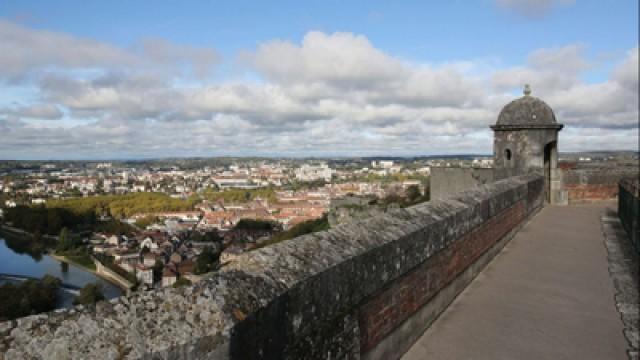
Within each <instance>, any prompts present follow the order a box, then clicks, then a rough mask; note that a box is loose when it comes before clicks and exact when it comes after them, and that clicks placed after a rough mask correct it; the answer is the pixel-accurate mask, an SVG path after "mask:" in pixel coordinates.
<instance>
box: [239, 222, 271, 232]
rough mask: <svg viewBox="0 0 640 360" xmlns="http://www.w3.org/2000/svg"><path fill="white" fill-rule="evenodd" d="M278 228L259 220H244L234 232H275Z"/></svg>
mask: <svg viewBox="0 0 640 360" xmlns="http://www.w3.org/2000/svg"><path fill="white" fill-rule="evenodd" d="M275 228H276V224H274V223H273V222H271V221H267V220H257V219H242V220H240V221H238V223H237V224H236V226H234V227H233V230H265V231H273V230H274V229H275Z"/></svg>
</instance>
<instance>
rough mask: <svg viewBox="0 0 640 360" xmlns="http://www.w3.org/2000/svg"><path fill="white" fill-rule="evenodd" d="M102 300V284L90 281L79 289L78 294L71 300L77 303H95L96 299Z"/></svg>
mask: <svg viewBox="0 0 640 360" xmlns="http://www.w3.org/2000/svg"><path fill="white" fill-rule="evenodd" d="M101 300H104V294H103V292H102V286H101V285H100V284H97V283H95V284H94V283H90V284H87V285H85V286H84V287H83V288H82V289H80V294H79V295H78V296H77V297H76V298H75V300H74V301H73V303H74V304H76V305H78V304H81V305H89V304H95V303H96V302H98V301H101Z"/></svg>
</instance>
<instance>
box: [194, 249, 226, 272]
mask: <svg viewBox="0 0 640 360" xmlns="http://www.w3.org/2000/svg"><path fill="white" fill-rule="evenodd" d="M219 265H220V252H216V251H214V250H213V248H212V247H211V246H205V247H204V249H202V252H201V253H200V254H199V255H198V258H197V259H196V266H195V269H194V272H195V273H196V274H204V273H208V272H210V271H213V270H216V269H217V268H218V266H219Z"/></svg>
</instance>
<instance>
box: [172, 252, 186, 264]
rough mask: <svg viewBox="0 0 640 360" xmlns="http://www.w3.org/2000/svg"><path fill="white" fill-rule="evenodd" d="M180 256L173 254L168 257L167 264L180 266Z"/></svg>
mask: <svg viewBox="0 0 640 360" xmlns="http://www.w3.org/2000/svg"><path fill="white" fill-rule="evenodd" d="M182 260H183V259H182V255H180V254H179V253H177V252H174V253H173V254H171V256H170V257H169V262H170V263H173V264H180V263H181V262H182Z"/></svg>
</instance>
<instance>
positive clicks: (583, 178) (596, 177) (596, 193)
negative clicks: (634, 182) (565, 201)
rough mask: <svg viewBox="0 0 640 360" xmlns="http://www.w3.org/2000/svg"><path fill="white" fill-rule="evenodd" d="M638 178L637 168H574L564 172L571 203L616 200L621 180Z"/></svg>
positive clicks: (565, 186) (565, 184) (565, 185)
mask: <svg viewBox="0 0 640 360" xmlns="http://www.w3.org/2000/svg"><path fill="white" fill-rule="evenodd" d="M634 176H635V177H637V176H638V169H637V168H624V167H620V168H584V169H581V168H574V169H566V170H565V171H564V174H563V177H564V189H565V190H567V192H568V198H569V202H570V203H580V202H590V201H602V200H615V199H616V198H617V196H618V183H619V182H620V180H621V179H624V178H628V177H634Z"/></svg>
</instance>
